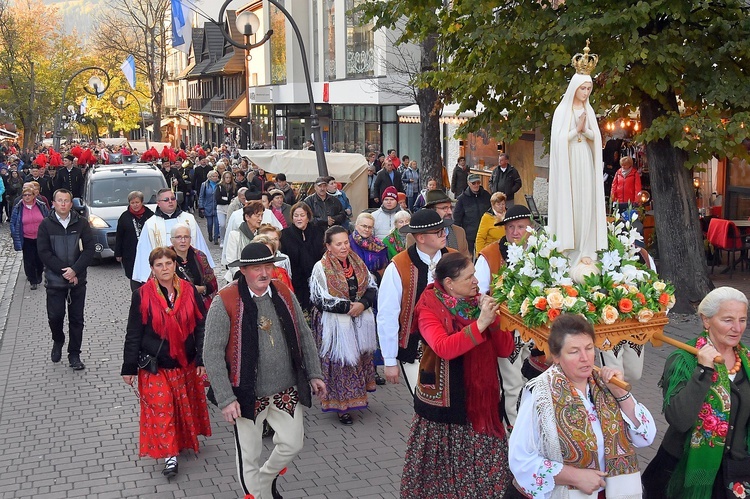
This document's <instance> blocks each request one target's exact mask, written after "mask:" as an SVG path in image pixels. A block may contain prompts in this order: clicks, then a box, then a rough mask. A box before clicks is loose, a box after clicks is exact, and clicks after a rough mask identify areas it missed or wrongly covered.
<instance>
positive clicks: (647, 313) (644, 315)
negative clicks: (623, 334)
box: [638, 308, 654, 322]
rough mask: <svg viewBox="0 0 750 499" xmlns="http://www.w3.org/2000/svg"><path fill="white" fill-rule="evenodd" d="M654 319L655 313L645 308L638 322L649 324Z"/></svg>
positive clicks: (640, 313)
mask: <svg viewBox="0 0 750 499" xmlns="http://www.w3.org/2000/svg"><path fill="white" fill-rule="evenodd" d="M653 318H654V313H653V312H652V311H651V310H649V309H647V308H644V309H643V310H641V311H640V312H638V322H648V321H650V320H651V319H653Z"/></svg>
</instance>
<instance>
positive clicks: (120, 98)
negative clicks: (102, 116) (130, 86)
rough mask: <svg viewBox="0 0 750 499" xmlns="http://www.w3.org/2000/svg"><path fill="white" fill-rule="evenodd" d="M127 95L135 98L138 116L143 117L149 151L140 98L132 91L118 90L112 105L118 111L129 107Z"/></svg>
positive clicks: (144, 132) (114, 94) (146, 134)
mask: <svg viewBox="0 0 750 499" xmlns="http://www.w3.org/2000/svg"><path fill="white" fill-rule="evenodd" d="M127 95H129V96H130V97H132V98H133V100H134V101H135V103H136V104H138V114H140V116H141V126H142V127H143V137H144V138H145V139H146V150H148V149H149V145H148V130H146V121H145V120H144V118H143V107H142V106H141V101H139V100H138V97H136V96H135V94H134V93H133V92H131V91H130V90H125V89H120V90H116V91H115V93H113V94H112V97H111V100H112V104H113V105H114V106H115V107H116V108H117V109H125V108H126V107H128V105H127V97H126V96H127Z"/></svg>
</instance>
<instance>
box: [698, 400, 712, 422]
mask: <svg viewBox="0 0 750 499" xmlns="http://www.w3.org/2000/svg"><path fill="white" fill-rule="evenodd" d="M710 414H711V406H710V405H708V404H706V403H705V402H704V403H703V405H702V406H701V410H700V412H698V417H699V418H700V419H703V418H705V417H706V416H708V415H710Z"/></svg>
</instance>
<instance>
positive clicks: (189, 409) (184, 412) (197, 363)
mask: <svg viewBox="0 0 750 499" xmlns="http://www.w3.org/2000/svg"><path fill="white" fill-rule="evenodd" d="M176 261H177V254H176V253H175V252H174V251H172V250H171V249H169V248H165V247H163V246H161V247H157V248H155V249H154V250H153V251H151V253H150V254H149V257H148V263H149V265H150V266H151V277H150V278H149V279H148V281H147V282H146V283H144V284H143V286H141V287H140V288H139V289H137V290H136V291H134V292H133V297H132V301H131V303H130V314H129V316H128V326H127V333H126V335H125V346H124V351H123V356H122V369H121V370H120V374H121V375H122V379H123V381H124V382H125V383H126V384H128V385H130V386H134V385H133V383H134V382H135V381H136V378H137V380H138V391H137V392H136V393H138V396H139V399H140V405H141V416H140V456H141V457H146V456H148V457H152V458H154V459H164V470H163V471H162V474H163V475H164V476H165V477H167V478H172V477H173V476H175V475H177V471H178V465H177V455H178V454H179V453H180V452H181V451H182V450H184V449H193V451H195V452H198V448H199V442H198V436H199V435H204V436H210V435H211V421H210V419H209V416H208V406H207V404H206V394H205V393H204V391H203V377H205V375H206V368H205V367H203V328H204V321H205V316H206V310H205V308H204V307H203V300H202V299H201V297H200V295H198V292H197V291H196V289H195V287H194V286H193V285H192V284H191V283H190V282H188V281H186V280H183V279H180V278H179V277H177V275H176V274H175V268H176Z"/></svg>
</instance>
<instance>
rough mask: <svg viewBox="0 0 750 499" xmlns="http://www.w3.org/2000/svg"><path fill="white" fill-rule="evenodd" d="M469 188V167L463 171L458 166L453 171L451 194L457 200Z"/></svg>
mask: <svg viewBox="0 0 750 499" xmlns="http://www.w3.org/2000/svg"><path fill="white" fill-rule="evenodd" d="M467 187H469V167H468V166H467V167H466V169H465V170H464V169H463V168H461V167H460V166H459V165H456V167H455V168H454V169H453V178H452V179H451V192H452V193H453V194H454V195H455V196H456V198H458V196H460V195H461V194H462V193H463V192H464V191H465V190H466V188H467Z"/></svg>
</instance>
